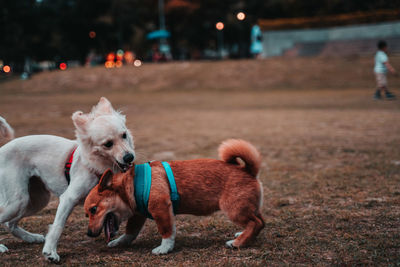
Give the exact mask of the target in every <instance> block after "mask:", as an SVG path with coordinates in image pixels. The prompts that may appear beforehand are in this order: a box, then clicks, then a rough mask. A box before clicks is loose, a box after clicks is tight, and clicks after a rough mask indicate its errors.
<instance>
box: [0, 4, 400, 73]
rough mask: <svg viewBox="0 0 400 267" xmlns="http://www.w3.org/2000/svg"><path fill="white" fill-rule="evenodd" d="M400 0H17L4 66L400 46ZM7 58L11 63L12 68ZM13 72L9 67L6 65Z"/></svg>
mask: <svg viewBox="0 0 400 267" xmlns="http://www.w3.org/2000/svg"><path fill="white" fill-rule="evenodd" d="M399 6H400V1H399V0H391V1H388V0H378V1H377V0H353V1H346V0H307V1H303V0H268V1H261V0H248V1H243V0H232V1H214V0H148V1H138V0H98V1H93V0H13V1H2V2H1V6H0V8H1V10H0V12H1V15H0V20H1V21H0V34H1V39H0V66H1V70H2V74H4V73H12V72H14V73H25V74H24V75H23V76H22V78H26V77H29V75H31V74H32V73H34V72H37V71H42V70H51V69H61V70H65V69H66V68H70V67H76V66H80V65H86V66H96V65H104V66H105V67H107V68H113V67H121V66H122V64H134V65H135V66H140V65H141V64H142V62H143V61H147V62H165V61H172V60H202V59H228V58H231V59H237V58H250V57H258V58H260V57H262V58H267V57H273V56H282V55H284V56H315V55H326V56H332V55H333V56H334V55H339V56H342V55H360V54H366V53H373V52H374V51H375V43H376V40H377V39H380V38H385V39H387V40H388V41H389V43H390V46H391V52H396V53H398V52H400V48H399V47H400V9H399ZM4 66H6V68H4ZM3 76H4V75H3Z"/></svg>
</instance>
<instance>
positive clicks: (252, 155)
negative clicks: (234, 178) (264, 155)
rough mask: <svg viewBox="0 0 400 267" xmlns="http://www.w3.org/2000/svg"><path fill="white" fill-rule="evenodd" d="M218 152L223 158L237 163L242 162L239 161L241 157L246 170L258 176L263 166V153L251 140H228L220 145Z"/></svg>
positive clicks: (228, 161)
mask: <svg viewBox="0 0 400 267" xmlns="http://www.w3.org/2000/svg"><path fill="white" fill-rule="evenodd" d="M218 153H219V157H220V158H221V160H223V161H225V162H227V163H231V164H235V165H239V164H240V163H239V162H238V161H237V158H240V159H241V160H242V161H244V163H245V166H244V170H245V171H246V172H248V173H249V174H251V175H252V176H253V177H255V178H256V177H257V174H258V172H259V170H260V166H261V155H260V152H258V150H257V149H256V148H255V147H254V146H253V145H252V144H250V143H249V142H247V141H244V140H240V139H229V140H226V141H224V142H222V144H221V145H220V146H219V148H218Z"/></svg>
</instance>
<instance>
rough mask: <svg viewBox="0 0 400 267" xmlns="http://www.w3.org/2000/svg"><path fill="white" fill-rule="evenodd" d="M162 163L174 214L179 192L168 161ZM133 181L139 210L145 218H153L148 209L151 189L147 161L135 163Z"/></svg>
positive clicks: (149, 167) (149, 169) (149, 168)
mask: <svg viewBox="0 0 400 267" xmlns="http://www.w3.org/2000/svg"><path fill="white" fill-rule="evenodd" d="M162 165H163V167H164V169H165V172H166V174H167V177H168V182H169V186H170V189H171V201H172V207H173V210H174V214H176V211H177V208H178V205H179V194H178V189H177V187H176V183H175V177H174V174H173V172H172V169H171V166H170V165H169V164H168V162H165V161H163V162H162ZM133 181H134V186H135V201H136V206H137V208H138V210H139V212H140V213H141V214H143V215H145V216H146V217H147V218H150V219H153V217H152V216H151V214H150V212H149V210H148V204H149V196H150V189H151V166H150V164H149V163H144V164H139V165H135V178H134V180H133Z"/></svg>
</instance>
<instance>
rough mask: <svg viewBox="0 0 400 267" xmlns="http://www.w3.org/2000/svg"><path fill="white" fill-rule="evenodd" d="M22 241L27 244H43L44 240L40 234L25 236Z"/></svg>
mask: <svg viewBox="0 0 400 267" xmlns="http://www.w3.org/2000/svg"><path fill="white" fill-rule="evenodd" d="M24 240H25V241H26V242H28V243H43V242H44V240H45V238H44V236H43V235H40V234H30V235H27V236H25V237H24Z"/></svg>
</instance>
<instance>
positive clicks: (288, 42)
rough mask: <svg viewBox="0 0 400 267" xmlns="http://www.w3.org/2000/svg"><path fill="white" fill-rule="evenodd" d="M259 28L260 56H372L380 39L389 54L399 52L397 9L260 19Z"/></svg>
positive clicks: (399, 34)
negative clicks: (260, 36)
mask: <svg viewBox="0 0 400 267" xmlns="http://www.w3.org/2000/svg"><path fill="white" fill-rule="evenodd" d="M259 25H260V27H261V29H262V31H263V54H262V56H263V57H273V56H317V55H321V56H351V55H363V54H371V53H373V52H375V51H376V43H377V41H378V40H379V39H385V40H386V41H387V42H388V44H389V50H390V52H391V53H400V10H380V11H376V12H358V13H352V14H342V15H335V16H324V17H312V18H291V19H275V20H260V21H259Z"/></svg>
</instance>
